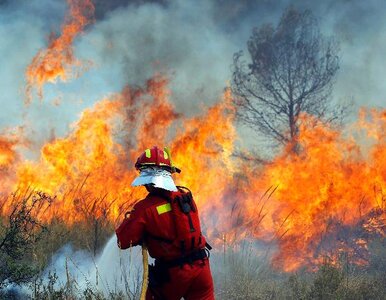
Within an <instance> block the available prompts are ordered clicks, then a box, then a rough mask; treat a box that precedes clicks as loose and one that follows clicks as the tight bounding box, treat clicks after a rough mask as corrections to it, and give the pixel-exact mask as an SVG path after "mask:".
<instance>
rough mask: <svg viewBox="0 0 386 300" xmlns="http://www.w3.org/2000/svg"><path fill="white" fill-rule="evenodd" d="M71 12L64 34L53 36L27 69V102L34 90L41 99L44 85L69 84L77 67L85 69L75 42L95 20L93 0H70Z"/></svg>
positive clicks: (66, 19) (66, 18) (63, 28)
mask: <svg viewBox="0 0 386 300" xmlns="http://www.w3.org/2000/svg"><path fill="white" fill-rule="evenodd" d="M67 2H68V5H69V13H68V15H66V17H65V22H64V25H63V26H62V33H61V35H60V36H59V37H55V36H54V35H53V34H52V35H51V37H50V42H49V45H48V47H47V49H42V50H40V51H39V52H38V53H37V54H36V55H35V57H34V58H33V59H32V62H31V64H30V65H29V66H28V67H27V70H26V74H25V75H26V81H27V88H26V95H27V98H26V103H27V104H28V103H30V102H31V100H32V99H31V98H32V95H31V94H32V90H33V88H36V90H37V93H38V96H39V97H40V98H42V96H43V85H44V84H45V83H46V82H51V83H55V82H56V81H57V79H60V80H62V81H66V80H67V79H68V78H69V76H70V74H71V71H72V67H73V66H81V62H80V61H79V60H77V59H76V58H75V56H74V50H73V46H72V44H73V42H74V39H75V38H76V36H78V35H79V33H81V31H82V30H83V29H84V27H85V26H86V25H88V24H90V23H91V22H92V21H93V16H94V5H93V4H92V2H91V0H67Z"/></svg>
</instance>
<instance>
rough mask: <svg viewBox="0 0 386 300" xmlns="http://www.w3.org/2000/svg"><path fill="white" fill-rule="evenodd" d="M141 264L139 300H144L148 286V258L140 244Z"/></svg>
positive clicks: (143, 246) (144, 248)
mask: <svg viewBox="0 0 386 300" xmlns="http://www.w3.org/2000/svg"><path fill="white" fill-rule="evenodd" d="M142 264H143V275H142V287H141V296H140V297H139V299H140V300H145V299H146V291H147V287H148V284H149V257H148V254H147V247H146V245H145V244H142Z"/></svg>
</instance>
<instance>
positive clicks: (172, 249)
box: [116, 146, 214, 300]
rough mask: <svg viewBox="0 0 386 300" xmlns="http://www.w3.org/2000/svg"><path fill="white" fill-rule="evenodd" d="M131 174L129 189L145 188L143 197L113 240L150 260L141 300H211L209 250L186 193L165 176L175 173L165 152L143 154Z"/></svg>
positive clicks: (157, 149)
mask: <svg viewBox="0 0 386 300" xmlns="http://www.w3.org/2000/svg"><path fill="white" fill-rule="evenodd" d="M135 168H136V169H137V170H138V171H139V172H140V173H139V176H138V177H137V178H136V179H135V180H134V181H133V183H132V185H133V186H145V187H146V189H147V191H148V192H149V194H148V195H147V196H146V198H145V199H143V200H141V201H140V202H138V203H137V204H136V205H135V206H134V208H133V210H132V211H131V212H130V214H127V216H126V217H125V219H124V221H123V222H122V224H121V225H120V226H119V227H118V228H117V229H116V234H117V238H118V246H119V247H120V248H121V249H127V248H129V247H131V246H136V245H142V244H145V245H146V246H147V248H148V251H149V255H150V256H151V257H153V258H154V259H155V263H154V265H150V266H149V287H148V289H147V293H146V299H165V300H169V299H170V300H174V299H175V300H179V299H181V298H182V297H183V298H184V299H185V300H210V299H214V291H213V280H212V275H211V271H210V266H209V259H208V258H209V250H210V249H211V247H210V246H209V244H208V243H207V242H206V240H205V237H204V236H203V235H202V233H201V228H200V221H199V218H198V212H197V206H196V204H195V202H194V200H193V197H192V193H191V192H190V191H189V190H188V189H187V188H184V187H177V186H176V185H175V183H174V181H173V178H172V176H171V174H172V173H175V172H177V173H180V170H179V169H178V168H176V167H175V166H173V164H172V160H171V157H170V152H169V151H168V149H167V148H165V149H164V150H161V149H159V148H158V147H156V146H155V147H153V148H151V149H146V150H145V152H144V153H142V155H141V156H139V158H138V159H137V162H136V164H135Z"/></svg>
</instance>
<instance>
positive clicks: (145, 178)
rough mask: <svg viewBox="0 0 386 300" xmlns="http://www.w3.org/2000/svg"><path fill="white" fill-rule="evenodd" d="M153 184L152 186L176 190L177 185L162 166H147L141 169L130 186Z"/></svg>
mask: <svg viewBox="0 0 386 300" xmlns="http://www.w3.org/2000/svg"><path fill="white" fill-rule="evenodd" d="M146 184H153V185H154V187H157V188H161V189H164V190H168V191H172V192H176V191H177V187H176V185H175V183H174V181H173V178H172V174H171V173H170V172H169V171H167V170H165V169H162V168H157V167H148V168H143V169H141V173H140V174H139V176H138V177H137V178H135V179H134V181H133V182H132V183H131V185H132V186H140V185H146Z"/></svg>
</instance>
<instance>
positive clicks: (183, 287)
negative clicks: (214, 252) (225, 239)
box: [146, 260, 214, 300]
mask: <svg viewBox="0 0 386 300" xmlns="http://www.w3.org/2000/svg"><path fill="white" fill-rule="evenodd" d="M169 275H170V281H169V282H166V283H164V284H163V285H162V286H161V287H158V288H154V287H149V289H148V290H147V294H146V300H151V299H154V300H180V299H181V298H182V297H184V299H185V300H214V290H213V280H212V275H211V273H210V266H209V260H205V261H202V260H197V261H195V262H193V263H192V264H185V265H183V266H182V267H179V266H177V267H173V268H170V269H169ZM150 285H151V284H150Z"/></svg>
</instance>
